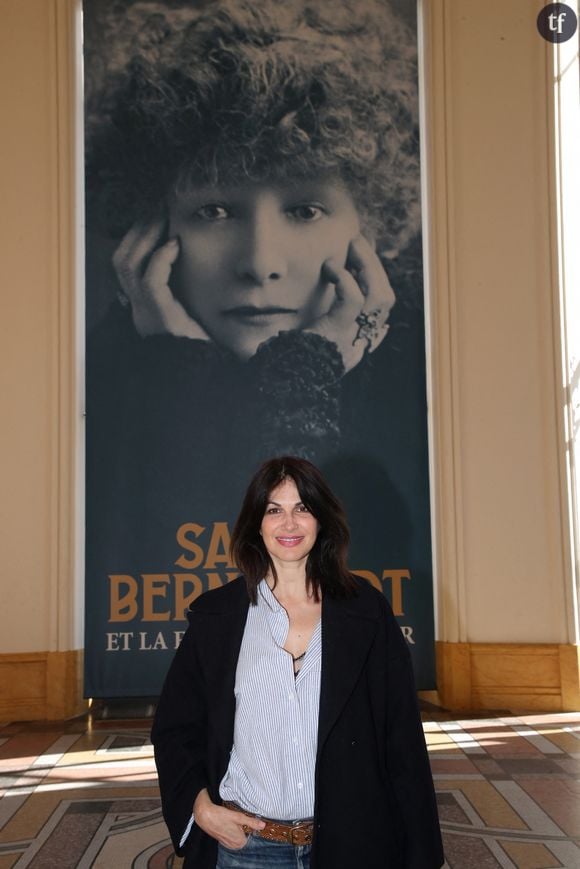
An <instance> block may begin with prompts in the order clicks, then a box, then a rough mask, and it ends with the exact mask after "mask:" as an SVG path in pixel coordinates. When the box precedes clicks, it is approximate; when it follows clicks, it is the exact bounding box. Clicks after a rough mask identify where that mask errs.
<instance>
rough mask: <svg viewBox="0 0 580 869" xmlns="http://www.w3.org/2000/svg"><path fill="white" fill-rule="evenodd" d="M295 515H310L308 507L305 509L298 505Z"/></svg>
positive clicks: (302, 505)
mask: <svg viewBox="0 0 580 869" xmlns="http://www.w3.org/2000/svg"><path fill="white" fill-rule="evenodd" d="M296 512H297V513H310V510H309V509H308V507H305V506H304V504H300V506H299V507H297V508H296Z"/></svg>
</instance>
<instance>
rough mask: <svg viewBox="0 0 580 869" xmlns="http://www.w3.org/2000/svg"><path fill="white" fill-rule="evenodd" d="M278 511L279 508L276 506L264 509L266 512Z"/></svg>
mask: <svg viewBox="0 0 580 869" xmlns="http://www.w3.org/2000/svg"><path fill="white" fill-rule="evenodd" d="M279 512H280V510H279V509H278V507H268V509H267V510H266V513H279Z"/></svg>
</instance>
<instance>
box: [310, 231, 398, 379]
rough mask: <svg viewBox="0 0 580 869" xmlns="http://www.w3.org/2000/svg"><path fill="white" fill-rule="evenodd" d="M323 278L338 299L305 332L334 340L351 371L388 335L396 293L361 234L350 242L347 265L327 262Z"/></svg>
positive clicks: (324, 266) (330, 260)
mask: <svg viewBox="0 0 580 869" xmlns="http://www.w3.org/2000/svg"><path fill="white" fill-rule="evenodd" d="M322 277H323V279H324V280H326V281H328V282H329V283H333V284H334V286H335V288H336V298H335V300H334V302H333V303H332V305H331V307H330V310H329V311H328V313H327V314H325V315H324V316H323V317H321V318H320V319H319V320H317V321H316V322H315V323H313V324H312V326H310V327H309V328H308V329H306V330H305V331H306V332H314V333H315V334H317V335H322V337H324V338H327V339H328V340H329V341H333V342H334V343H335V344H336V346H337V347H338V350H339V352H340V354H341V356H342V360H343V363H344V367H345V370H346V371H350V370H351V369H352V368H354V367H355V366H356V365H358V363H359V362H360V360H361V359H362V357H363V356H364V354H365V352H366V351H367V350H368V352H369V353H373V351H375V350H376V349H377V347H378V346H379V344H380V343H381V341H382V340H383V338H384V337H385V336H386V334H387V332H388V330H389V327H388V326H387V320H388V318H389V312H390V310H391V308H392V307H393V304H394V303H395V294H394V292H393V290H392V288H391V285H390V283H389V279H388V277H387V275H386V272H385V270H384V268H383V266H382V263H381V261H380V259H379V258H378V256H377V254H376V253H375V251H374V250H373V248H372V247H371V245H370V244H369V242H368V241H367V240H366V238H363V236H362V235H359V236H358V237H357V238H355V239H353V240H352V241H351V243H350V245H349V248H348V254H347V258H346V263H345V264H344V265H343V264H342V262H340V261H338V260H336V259H334V258H332V259H328V260H325V262H324V263H323V265H322Z"/></svg>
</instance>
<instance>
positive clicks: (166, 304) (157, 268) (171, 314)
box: [113, 217, 209, 341]
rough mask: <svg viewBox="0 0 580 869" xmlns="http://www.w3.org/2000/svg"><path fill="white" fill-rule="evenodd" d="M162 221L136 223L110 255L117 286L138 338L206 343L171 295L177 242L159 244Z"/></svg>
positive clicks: (163, 229)
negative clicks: (151, 336)
mask: <svg viewBox="0 0 580 869" xmlns="http://www.w3.org/2000/svg"><path fill="white" fill-rule="evenodd" d="M166 224H167V222H166V220H165V218H163V217H159V218H155V219H154V220H151V221H148V222H137V223H135V224H133V226H132V227H131V229H130V230H129V231H128V232H127V234H126V235H125V236H124V237H123V240H122V241H121V243H120V245H119V247H118V248H117V250H116V251H115V253H114V255H113V266H114V268H115V272H116V274H117V278H118V280H119V283H120V285H121V287H122V289H123V292H124V294H125V295H126V297H127V299H128V300H129V303H130V305H131V312H132V315H133V323H134V326H135V329H136V330H137V332H138V334H139V335H140V336H141V337H142V338H146V337H148V336H149V335H173V336H174V337H176V338H193V339H197V340H200V341H208V340H209V338H208V335H207V334H206V332H205V331H204V330H203V329H202V327H201V326H200V325H199V323H197V322H196V321H195V320H194V319H193V318H192V317H190V316H189V314H188V313H187V311H186V310H185V308H184V307H183V305H182V304H181V302H179V301H178V300H177V299H176V298H175V296H174V295H173V293H172V291H171V287H170V286H169V279H170V277H171V270H172V268H173V264H174V263H175V261H176V259H177V257H178V256H179V241H178V239H177V238H172V239H170V240H169V241H166V242H164V243H161V241H162V238H163V235H164V232H165V229H166Z"/></svg>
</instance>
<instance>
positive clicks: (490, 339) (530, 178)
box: [0, 0, 574, 717]
mask: <svg viewBox="0 0 580 869" xmlns="http://www.w3.org/2000/svg"><path fill="white" fill-rule="evenodd" d="M423 5H424V7H425V13H426V14H425V24H426V26H425V33H424V40H425V66H424V75H425V85H426V86H425V95H426V117H427V132H426V135H425V137H424V148H425V165H426V170H427V184H426V197H427V210H428V214H429V233H428V242H429V250H430V261H429V282H430V294H431V311H430V317H431V325H432V334H431V355H432V361H433V370H432V391H431V414H432V422H433V425H432V435H433V445H432V446H433V450H432V462H433V482H434V505H435V516H436V538H435V543H436V560H437V576H438V585H437V603H438V636H439V639H440V640H441V641H444V642H445V643H447V644H458V645H457V646H456V649H459V650H460V651H461V650H464V649H465V648H467V645H468V644H473V643H479V644H494V643H503V644H505V643H517V644H524V643H526V644H532V645H534V644H553V646H551V647H550V648H551V649H552V648H557V647H558V645H566V644H570V643H572V642H573V641H574V637H573V636H572V635H571V633H570V629H569V624H570V617H569V616H570V614H569V613H568V612H567V603H566V601H567V589H568V588H569V585H570V582H571V579H570V571H569V565H568V560H569V556H568V553H567V550H566V546H565V541H566V540H567V536H568V529H567V521H568V520H567V516H566V512H565V509H564V506H565V497H564V493H563V483H562V475H561V471H562V467H563V465H562V462H563V437H562V432H561V427H560V417H561V408H560V406H559V402H560V397H559V391H558V389H559V387H558V384H559V382H560V375H559V364H560V362H559V359H560V355H559V354H560V348H559V344H558V342H559V329H558V322H557V318H558V294H557V288H556V280H555V263H554V250H555V239H554V235H553V226H554V220H553V203H552V192H551V191H552V187H551V185H552V170H551V160H552V157H551V147H552V145H551V137H550V134H549V130H550V124H551V108H550V99H551V97H550V52H549V49H548V47H547V45H546V43H544V42H543V41H542V40H541V39H540V37H539V36H538V34H537V32H536V29H535V17H536V14H537V11H538V9H539V8H540V6H541V4H538V3H535V2H531V0H509V3H506V2H505V0H487V2H485V3H482V2H481V0H425V2H424V4H423ZM74 9H75V4H74V2H73V0H26V2H23V0H0V21H1V28H0V33H1V40H2V45H1V47H0V88H1V90H2V105H3V106H4V107H5V108H4V119H5V123H4V124H3V134H2V138H1V139H0V143H1V144H0V147H1V160H0V172H1V173H2V177H1V182H0V186H1V189H2V208H1V217H0V219H1V221H2V231H1V233H0V239H1V244H2V256H1V259H0V262H1V263H2V301H3V304H2V310H3V316H2V342H1V344H0V353H1V354H2V359H1V364H0V372H1V374H0V376H1V378H2V389H1V396H2V398H1V399H0V401H1V415H2V421H3V422H2V427H1V435H0V437H1V440H0V456H1V460H2V487H1V489H0V505H1V511H2V518H1V525H0V527H1V533H2V542H1V552H2V562H1V563H2V583H3V606H2V617H1V623H2V624H1V630H0V701H1V699H2V696H8V695H9V694H10V691H11V690H12V689H10V688H9V686H8V682H9V681H10V680H12V681H13V680H14V679H15V678H17V674H18V673H24V671H23V670H18V669H17V670H14V666H15V661H16V663H18V661H20V658H22V655H21V656H20V658H18V656H17V655H16V653H32V652H35V653H42V654H44V653H46V652H48V653H51V654H52V655H53V658H52V660H53V662H54V661H55V660H57V659H56V658H54V655H55V654H56V653H57V652H69V651H71V650H75V649H79V648H80V646H81V645H82V638H81V636H82V635H81V633H80V631H81V617H80V609H81V598H82V527H83V519H82V494H81V493H82V474H81V473H79V468H82V454H81V453H80V452H79V450H80V444H81V442H82V418H81V416H80V411H81V407H82V404H81V401H80V400H79V395H80V387H81V385H82V364H81V356H82V354H81V352H80V350H79V343H78V341H79V338H78V332H77V331H76V330H75V324H76V322H78V320H79V316H80V314H81V313H82V312H80V311H79V307H78V304H77V298H78V287H77V286H76V284H77V283H78V280H77V278H76V277H75V256H74V254H75V246H76V245H75V189H74V184H73V180H74V169H73V159H72V154H73V145H74V137H75V127H74V105H75V94H74V88H73V82H74V63H75V61H74V51H73V43H74V40H73V34H74ZM77 247H78V246H77ZM81 295H82V294H81ZM75 335H77V337H76V338H75ZM466 644H467V645H466ZM554 644H555V645H554ZM454 648H455V646H454ZM42 654H41V655H40V657H38V658H36V659H35V666H36V667H37V670H36V671H35V672H36V673H37V675H38V673H40V670H39V669H38V667H42V664H39V661H41V660H44V658H42ZM462 654H463V652H462ZM550 654H551V653H550ZM24 657H26V656H24ZM17 658H18V661H17V660H16V659H17ZM58 660H60V658H58ZM487 660H490V659H487ZM2 661H4V662H5V663H6V665H7V666H8V664H10V673H8V670H7V669H6V668H4V670H3V669H2V666H1V664H2ZM25 663H26V662H25ZM27 663H29V664H30V663H31V662H30V660H29V661H28V662H27ZM18 666H20V664H19V665H18ZM23 666H24V665H23ZM67 668H68V669H67ZM492 669H493V667H492ZM556 669H557V668H556ZM48 670H49V667H48V665H47V673H48ZM65 670H66V673H69V671H70V661H68V659H67V663H66V666H65V664H63V672H64V671H65ZM472 670H473V668H472ZM573 670H574V668H573V667H572V671H573ZM441 672H442V673H445V672H446V671H445V668H443V670H441ZM554 672H556V671H554ZM3 673H4V676H3ZM474 673H475V670H473V672H472V674H471V676H470V679H471V678H472V676H473V677H474V678H475V676H474ZM15 674H16V675H15ZM492 675H493V674H492ZM47 678H48V676H47ZM63 678H65V677H64V676H63ZM66 678H67V679H69V682H68V683H67V684H69V685H70V691H76V690H77V689H76V687H75V686H76V682H75V679H74V678H73V677H72V676H70V674H69V675H68V676H66ZM445 678H447V677H445ZM449 678H451V677H449ZM486 678H487V677H486ZM498 678H499V677H498ZM554 678H556V676H554ZM573 678H574V677H573ZM38 679H39V680H40V681H39V686H40V687H38V688H37V689H35V690H36V695H35V696H36V697H37V698H40V697H41V694H42V691H43V690H44V691H45V694H47V693H48V688H47V687H46V686H47V684H48V683H46V684H44V683H43V684H44V688H43V686H42V685H41V683H42V676H38ZM492 681H493V679H492ZM65 705H66V704H65ZM41 706H42V700H41V699H40V700H38V704H37V707H35V708H41ZM9 708H10V704H9V702H7V703H5V704H4V706H2V703H1V702H0V713H2V710H3V709H9ZM18 708H19V709H21V710H22V709H23V710H24V712H23V713H22V714H23V715H24V714H25V713H26V710H28V708H29V707H28V706H26V705H25V704H24V705H21V706H19V707H18ZM63 708H65V707H63ZM31 717H32V716H31Z"/></svg>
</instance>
